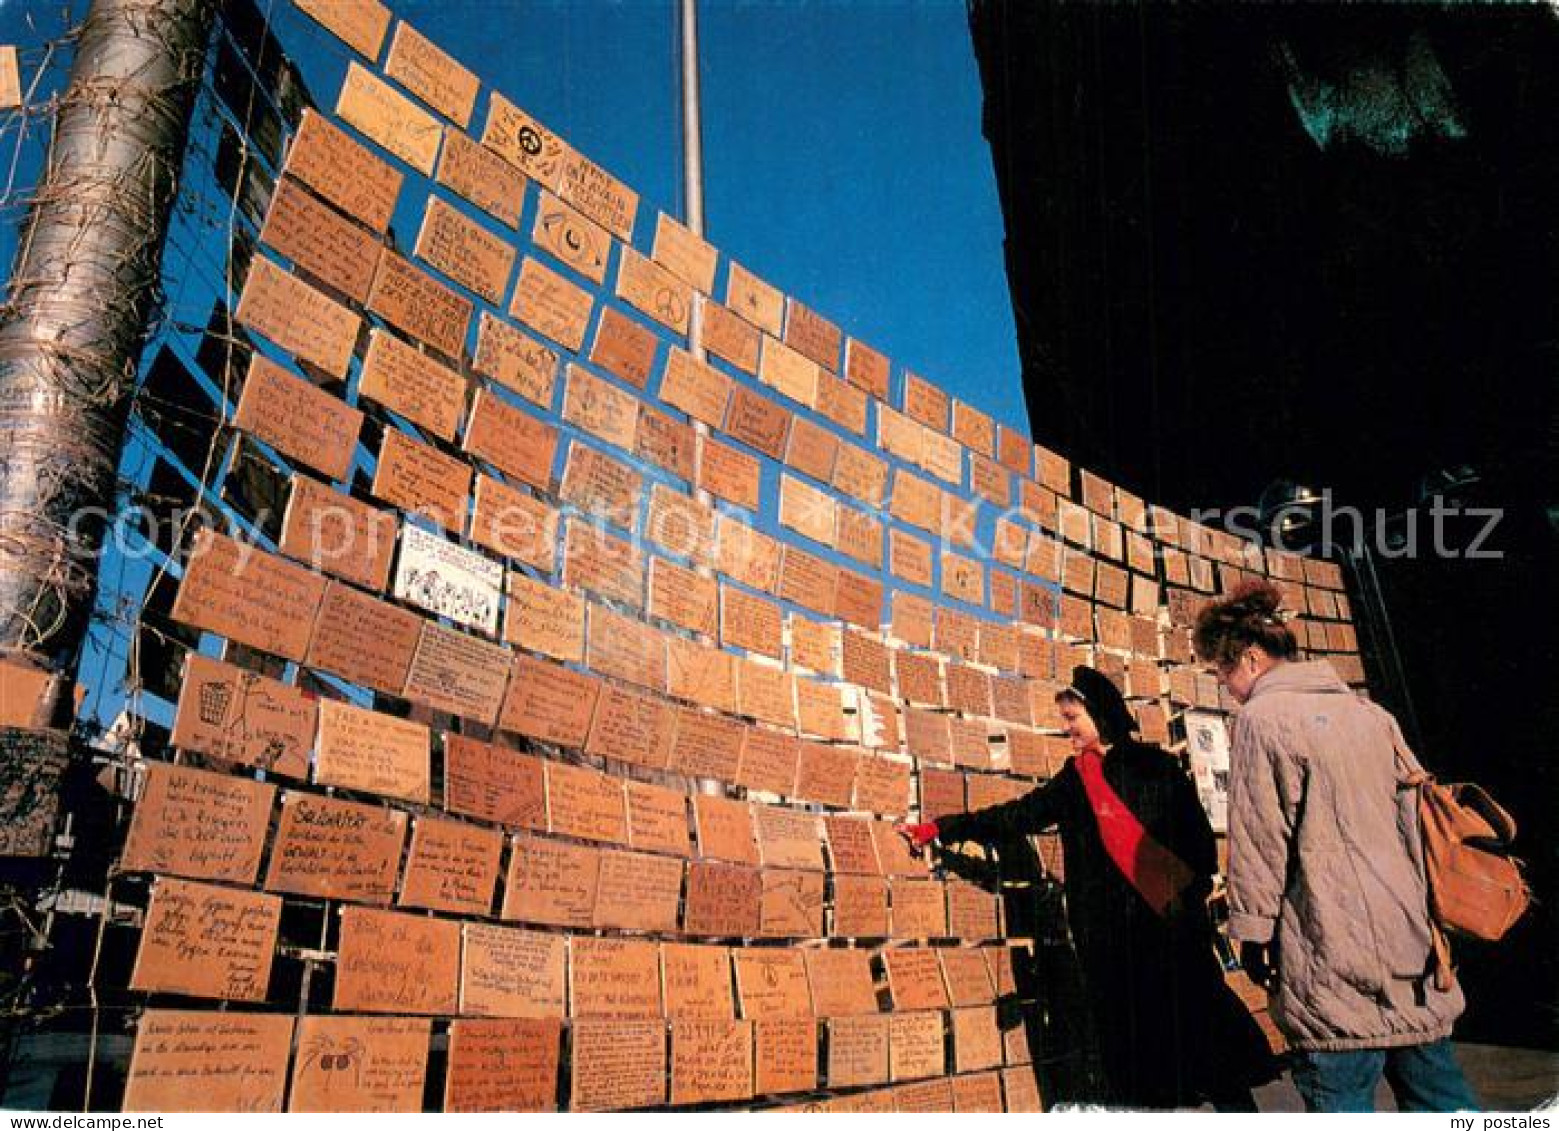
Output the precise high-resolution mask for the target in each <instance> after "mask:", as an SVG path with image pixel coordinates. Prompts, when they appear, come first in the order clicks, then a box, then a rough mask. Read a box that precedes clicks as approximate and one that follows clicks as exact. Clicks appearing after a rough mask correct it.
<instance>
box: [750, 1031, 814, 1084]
mask: <svg viewBox="0 0 1559 1131" xmlns="http://www.w3.org/2000/svg"><path fill="white" fill-rule="evenodd" d="M753 1025H754V1027H755V1032H754V1041H755V1044H756V1053H757V1056H756V1060H757V1065H756V1069H755V1074H754V1085H755V1091H756V1092H757V1093H758V1094H759V1095H764V1094H766V1093H770V1092H806V1091H811V1090H812V1089H813V1088H815V1087H817V1022H816V1021H814V1020H813V1019H812V1018H811V1017H764V1018H760V1019H759V1020H757V1021H755V1022H753Z"/></svg>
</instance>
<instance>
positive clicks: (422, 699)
mask: <svg viewBox="0 0 1559 1131" xmlns="http://www.w3.org/2000/svg"><path fill="white" fill-rule="evenodd" d="M509 667H510V653H509V650H508V649H507V648H503V647H500V646H499V645H497V644H494V643H492V642H490V641H487V640H482V639H481V638H479V637H476V636H472V635H470V634H469V633H465V632H460V631H459V630H457V629H453V628H445V627H444V626H443V625H441V624H439V623H438V622H437V621H428V622H427V623H426V624H424V625H423V626H422V639H421V640H420V641H419V642H418V644H417V651H416V652H415V653H414V654H413V655H412V659H411V670H410V671H408V672H407V673H406V687H405V691H404V694H405V697H406V698H407V699H410V700H412V702H414V703H425V704H427V705H428V706H430V707H432V708H433V709H434V710H436V711H445V712H448V713H449V714H451V715H461V716H463V717H465V718H468V719H474V720H476V721H477V722H479V723H481V724H482V725H483V726H492V725H493V722H494V721H495V720H496V719H497V718H498V710H499V708H500V707H501V706H502V705H503V694H504V685H505V683H506V682H507V681H508V678H509Z"/></svg>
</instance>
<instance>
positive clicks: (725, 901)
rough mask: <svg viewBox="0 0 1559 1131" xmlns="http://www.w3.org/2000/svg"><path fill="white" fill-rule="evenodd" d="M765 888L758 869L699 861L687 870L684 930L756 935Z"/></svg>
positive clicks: (698, 933) (715, 933)
mask: <svg viewBox="0 0 1559 1131" xmlns="http://www.w3.org/2000/svg"><path fill="white" fill-rule="evenodd" d="M762 891H763V881H762V877H761V876H760V875H759V873H758V870H757V869H756V868H748V867H745V866H743V865H740V864H719V863H715V862H714V861H712V860H695V861H694V862H693V863H691V864H689V865H688V869H687V907H686V909H685V911H684V913H683V923H682V929H683V930H684V931H686V932H687V933H688V934H690V935H719V936H748V935H756V934H757V933H758V924H759V921H760V919H759V917H760V913H761V912H760V906H761V901H762Z"/></svg>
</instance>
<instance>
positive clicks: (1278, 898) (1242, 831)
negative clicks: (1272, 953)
mask: <svg viewBox="0 0 1559 1131" xmlns="http://www.w3.org/2000/svg"><path fill="white" fill-rule="evenodd" d="M1229 762H1230V765H1229V933H1230V934H1231V935H1233V936H1234V937H1235V938H1236V939H1239V940H1240V941H1242V942H1256V943H1265V942H1270V941H1272V936H1273V933H1274V931H1275V929H1276V926H1277V918H1278V912H1279V911H1280V910H1281V909H1282V907H1283V893H1284V889H1285V887H1286V886H1287V881H1288V860H1289V853H1290V851H1291V850H1292V847H1293V840H1294V827H1295V823H1296V821H1297V819H1298V814H1299V809H1300V803H1301V800H1302V798H1303V796H1304V785H1305V775H1304V772H1303V769H1302V767H1301V764H1300V760H1299V759H1298V758H1297V757H1296V756H1295V754H1294V753H1293V752H1291V751H1289V750H1287V749H1285V746H1284V743H1283V742H1282V740H1281V736H1280V734H1278V733H1276V732H1275V731H1274V730H1273V729H1272V728H1271V726H1270V725H1264V724H1263V723H1262V722H1260V721H1259V720H1254V719H1250V718H1242V719H1240V720H1238V721H1237V723H1236V725H1235V728H1234V742H1233V748H1232V750H1231V751H1230V756H1229Z"/></svg>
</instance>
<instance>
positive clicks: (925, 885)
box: [892, 878, 947, 939]
mask: <svg viewBox="0 0 1559 1131" xmlns="http://www.w3.org/2000/svg"><path fill="white" fill-rule="evenodd" d="M892 901H893V937H894V938H896V939H925V938H940V937H942V936H943V935H946V934H947V891H946V885H945V884H943V883H941V882H940V881H938V880H909V879H903V878H896V879H894V881H893V886H892Z"/></svg>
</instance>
